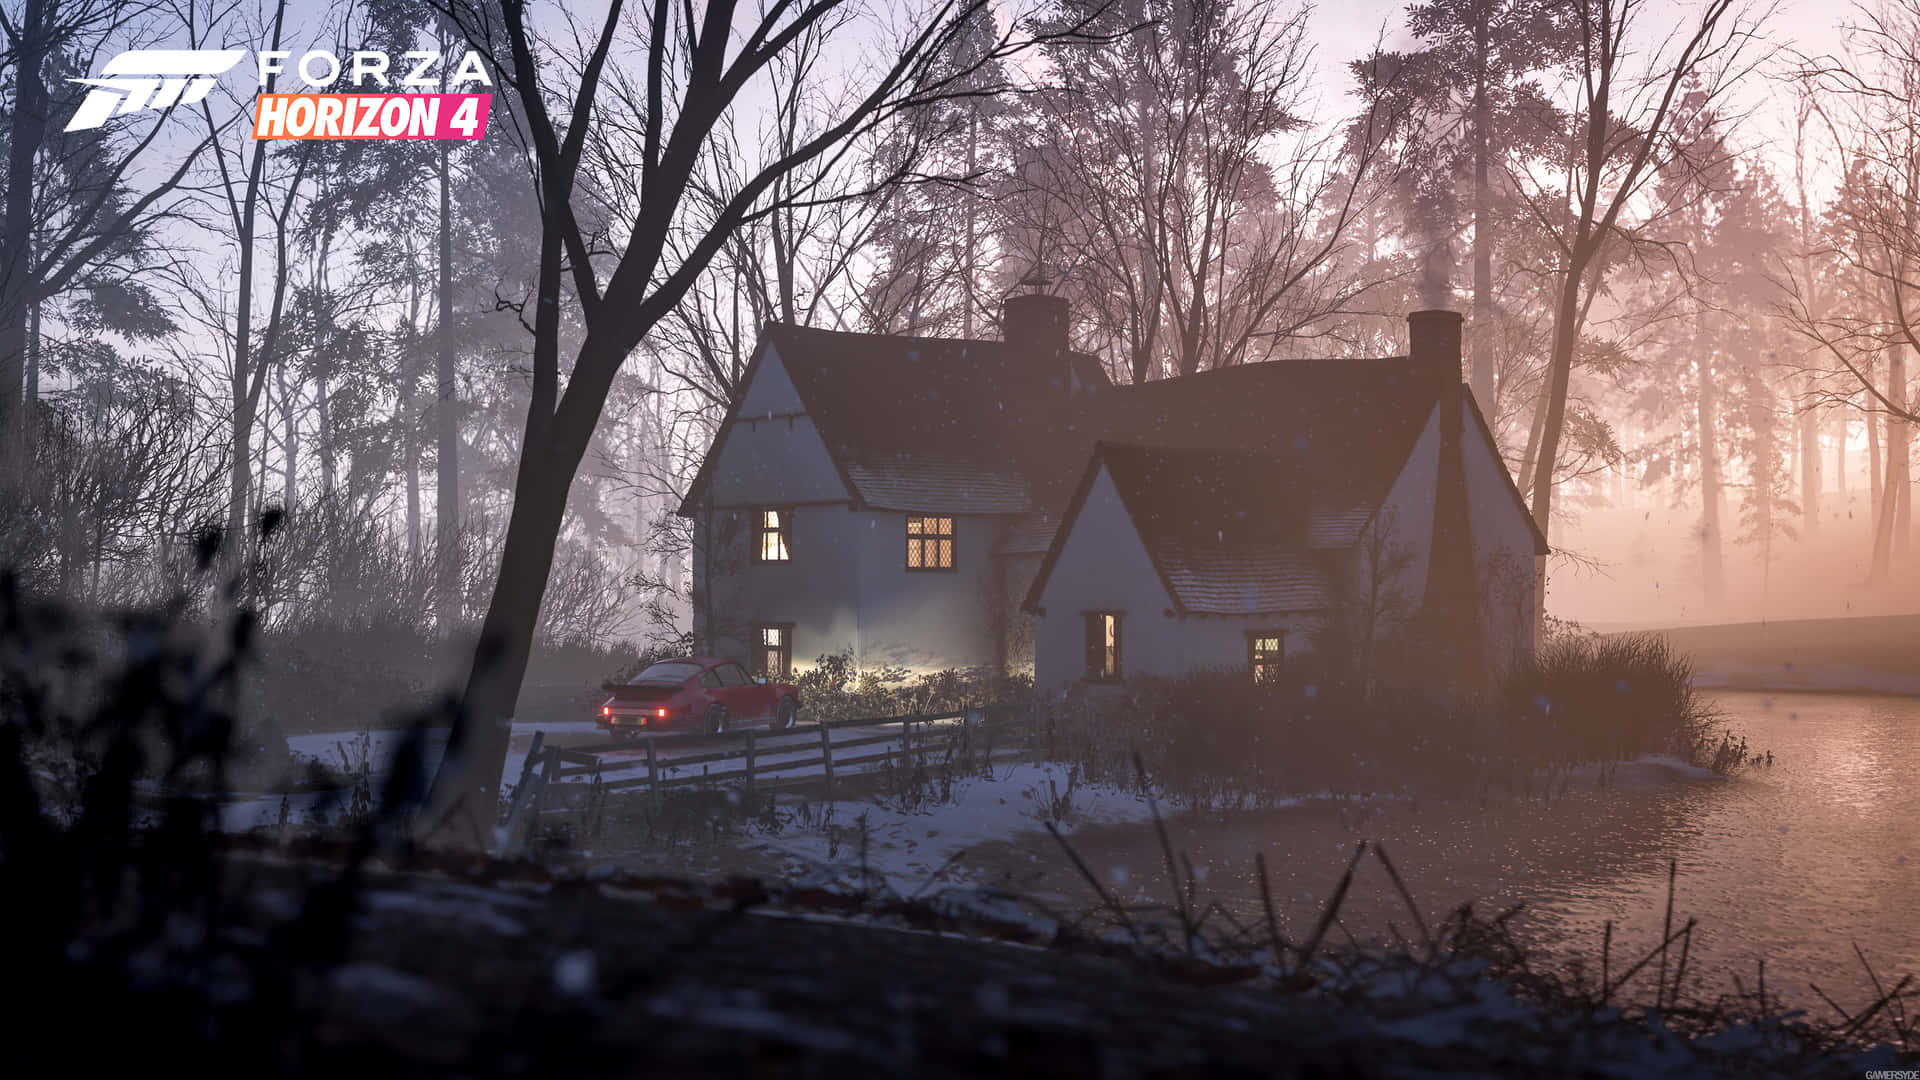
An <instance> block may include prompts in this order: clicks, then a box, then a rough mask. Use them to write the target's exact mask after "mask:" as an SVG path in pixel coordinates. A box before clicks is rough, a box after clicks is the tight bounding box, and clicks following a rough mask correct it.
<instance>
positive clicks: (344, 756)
mask: <svg viewBox="0 0 1920 1080" xmlns="http://www.w3.org/2000/svg"><path fill="white" fill-rule="evenodd" d="M957 725H958V721H944V722H929V723H926V724H920V725H916V726H915V742H916V743H918V742H920V741H921V740H922V739H925V738H929V737H931V736H934V735H937V734H940V733H942V732H945V731H947V730H951V729H952V728H954V727H956V726H957ZM897 731H898V728H896V727H845V728H834V729H832V730H831V731H830V732H829V741H830V744H832V745H836V746H837V745H840V744H842V743H847V742H851V741H853V740H864V739H868V738H873V737H876V736H880V735H884V734H888V733H891V732H897ZM535 733H540V734H541V735H543V737H544V738H543V744H544V745H546V746H555V745H558V746H564V747H573V748H580V749H589V748H590V749H592V750H594V751H595V752H596V753H598V754H599V757H600V761H601V767H602V770H603V774H604V777H605V779H607V780H620V779H628V778H631V777H636V776H644V775H646V772H645V767H646V766H645V762H646V758H647V752H646V749H645V748H644V747H643V746H640V745H637V744H627V745H623V746H621V747H620V748H618V749H607V747H609V746H611V745H612V744H610V743H609V742H608V736H607V734H606V733H605V732H603V731H601V730H600V729H599V727H598V726H597V725H595V724H594V723H593V722H592V721H591V720H585V721H565V722H550V723H515V724H514V725H513V734H512V738H511V739H510V741H509V743H508V746H507V757H506V761H505V762H504V763H503V765H502V767H501V771H500V790H501V794H502V795H504V796H511V795H512V794H513V789H514V787H515V786H516V785H517V784H518V783H519V782H520V774H521V772H522V770H523V769H524V768H525V766H526V761H527V754H528V752H529V751H530V750H531V749H532V746H533V737H534V735H535ZM405 734H406V733H405V732H402V731H364V732H320V733H317V734H308V735H296V736H293V737H291V738H289V739H288V740H287V746H288V749H289V750H291V751H292V753H293V755H294V757H295V758H296V759H298V760H300V761H302V762H308V761H312V762H318V763H319V764H321V765H324V766H326V767H327V768H328V769H329V770H331V771H332V772H334V773H336V774H339V775H343V776H344V775H351V774H353V773H354V772H355V771H356V769H357V767H358V765H359V762H360V759H361V755H362V753H363V752H364V754H365V756H366V758H367V760H368V763H369V765H370V766H371V770H372V775H373V776H374V777H376V778H377V777H380V776H383V775H385V773H386V771H387V769H388V767H389V766H390V765H391V764H392V761H393V755H394V753H395V752H396V751H397V750H398V748H399V746H400V741H401V739H402V738H404V737H405ZM745 738H746V737H745V734H744V733H740V734H733V735H726V736H718V737H715V736H707V735H700V734H673V735H661V736H659V737H658V738H657V741H656V743H655V759H656V761H657V762H658V763H659V766H660V770H661V775H662V777H663V778H664V779H668V780H675V779H681V778H684V777H687V776H696V775H703V774H704V773H706V772H708V771H711V772H716V773H724V772H731V771H734V770H737V769H739V768H741V767H742V766H743V762H742V761H740V760H737V759H736V760H731V761H723V762H716V763H710V764H698V765H687V766H681V765H677V764H675V763H676V762H677V761H679V760H681V759H684V758H691V757H700V756H706V755H709V754H712V753H715V752H716V751H722V750H729V749H739V748H741V747H742V746H744V744H745ZM754 738H755V759H754V760H755V768H756V769H758V770H760V771H761V772H764V773H778V774H779V775H780V776H781V777H782V778H783V779H787V778H802V777H807V776H818V775H821V774H822V772H823V771H824V770H823V769H822V767H821V766H818V765H815V766H810V767H807V768H802V769H782V767H781V766H782V765H783V764H786V763H791V762H798V761H804V760H806V759H808V758H813V757H818V756H819V754H820V729H819V728H818V727H815V726H813V725H810V724H808V725H801V726H799V727H797V728H795V729H794V730H793V731H791V732H787V733H783V734H775V733H773V732H769V731H756V732H755V733H754ZM427 740H428V742H427V768H428V769H429V770H432V769H434V768H437V767H438V766H439V763H440V757H441V754H442V753H443V752H444V751H445V749H446V740H447V732H446V731H445V730H441V729H436V730H433V731H429V732H428V733H427ZM363 746H364V748H365V749H364V751H363V750H362V747H363ZM899 749H901V743H900V741H899V740H898V739H895V740H892V741H890V742H885V743H874V744H869V745H865V746H860V747H857V748H854V749H852V750H850V751H848V756H860V757H865V756H869V755H873V754H881V753H885V752H887V751H890V750H893V751H897V750H899ZM873 767H874V766H872V765H868V766H866V768H869V769H870V768H873ZM849 771H856V770H848V769H844V768H842V769H836V773H845V772H849ZM586 781H587V777H584V776H576V777H570V778H567V779H565V780H562V781H560V782H561V783H585V782H586ZM329 798H337V796H329V795H327V794H325V793H318V792H303V793H297V794H291V795H280V794H266V795H258V796H252V797H248V798H242V799H236V800H234V801H232V802H229V803H226V804H225V805H223V806H222V808H221V823H222V827H223V828H225V829H227V830H228V831H232V832H244V831H246V830H248V829H251V828H255V827H258V826H262V825H272V824H275V823H276V822H278V821H279V819H280V810H281V805H282V803H283V802H284V803H285V805H286V807H287V813H288V815H289V817H290V819H291V820H293V821H295V822H304V821H307V820H310V819H311V816H312V814H313V813H314V811H315V810H316V809H317V808H318V807H320V806H323V805H325V804H326V803H327V801H328V800H329ZM848 820H851V817H849V819H848Z"/></svg>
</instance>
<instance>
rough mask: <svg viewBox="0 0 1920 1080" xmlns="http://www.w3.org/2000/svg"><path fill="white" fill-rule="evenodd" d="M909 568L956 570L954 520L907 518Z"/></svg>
mask: <svg viewBox="0 0 1920 1080" xmlns="http://www.w3.org/2000/svg"><path fill="white" fill-rule="evenodd" d="M907 569H909V570H951V569H953V519H952V518H951V517H934V516H932V515H930V514H908V515H907Z"/></svg>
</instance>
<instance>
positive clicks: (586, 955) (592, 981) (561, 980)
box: [553, 949, 600, 997]
mask: <svg viewBox="0 0 1920 1080" xmlns="http://www.w3.org/2000/svg"><path fill="white" fill-rule="evenodd" d="M599 982H600V975H599V964H598V963H597V962H596V961H595V960H594V957H593V953H592V952H589V951H588V950H586V949H575V950H573V951H572V952H566V953H561V954H560V957H559V959H557V960H555V961H554V962H553V985H555V986H557V987H559V988H560V992H561V993H563V994H567V995H569V996H571V997H588V996H591V995H592V994H593V992H594V988H595V987H597V986H598V985H599Z"/></svg>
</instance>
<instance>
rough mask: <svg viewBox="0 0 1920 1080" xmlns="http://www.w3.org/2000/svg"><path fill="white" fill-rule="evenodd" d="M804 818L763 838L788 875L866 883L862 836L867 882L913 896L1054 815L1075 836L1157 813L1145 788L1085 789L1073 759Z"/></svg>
mask: <svg viewBox="0 0 1920 1080" xmlns="http://www.w3.org/2000/svg"><path fill="white" fill-rule="evenodd" d="M806 817H807V824H808V825H811V827H810V828H807V827H803V828H799V829H795V830H792V831H791V832H789V833H788V834H786V835H782V836H779V837H776V838H774V839H772V840H767V841H764V842H763V843H762V850H764V851H765V852H766V853H768V854H770V855H774V856H776V857H779V858H783V859H786V860H787V861H788V868H789V871H790V873H789V878H790V879H795V880H799V879H813V880H818V881H823V882H825V881H831V882H840V883H858V882H859V880H860V877H861V873H862V869H861V867H862V861H861V860H862V847H861V837H862V835H863V834H864V836H865V840H866V843H865V852H864V856H865V872H866V874H867V876H868V878H869V879H870V880H869V882H868V884H870V885H872V886H878V885H880V884H881V883H883V882H884V884H886V885H887V886H890V887H891V888H893V889H895V890H897V891H899V892H902V893H908V894H911V893H914V892H916V891H918V890H919V889H920V888H921V886H923V885H924V884H926V883H927V882H928V881H929V880H930V879H932V878H933V877H934V876H935V875H941V876H942V878H943V879H944V878H948V877H950V876H953V875H955V874H957V875H960V876H964V874H965V868H964V866H963V865H960V864H959V863H956V860H957V859H961V857H962V856H963V855H964V854H965V853H966V852H967V851H968V849H970V848H973V847H976V846H978V845H981V844H986V843H991V842H995V841H1004V840H1009V839H1013V838H1014V837H1017V836H1019V835H1021V834H1023V833H1037V832H1040V831H1042V830H1043V829H1045V828H1046V825H1047V823H1048V822H1052V823H1053V824H1054V825H1055V827H1056V828H1058V829H1059V830H1060V831H1061V832H1062V833H1063V834H1069V835H1070V834H1071V833H1072V832H1073V831H1074V830H1075V829H1078V828H1084V827H1087V826H1091V825H1117V824H1134V823H1140V822H1145V821H1149V820H1151V819H1152V812H1151V810H1150V809H1149V807H1148V804H1147V800H1146V799H1145V798H1143V797H1141V796H1139V795H1135V794H1130V793H1126V792H1120V791H1115V790H1113V789H1110V788H1083V787H1077V786H1074V785H1072V784H1070V783H1069V781H1068V770H1067V768H1066V766H1063V765H1059V764H1048V763H1035V764H1021V765H1009V766H1000V767H996V768H995V769H994V774H993V778H992V779H990V780H989V779H985V778H975V779H967V780H960V781H956V782H955V784H954V789H953V798H952V799H951V800H950V801H948V802H946V803H943V804H941V805H938V806H928V807H924V808H916V809H906V808H903V807H900V806H898V805H888V803H887V802H886V801H874V800H865V801H862V800H842V801H837V802H832V803H824V804H813V805H811V806H809V807H807V810H806ZM963 861H964V860H962V862H963Z"/></svg>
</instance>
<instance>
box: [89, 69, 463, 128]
mask: <svg viewBox="0 0 1920 1080" xmlns="http://www.w3.org/2000/svg"><path fill="white" fill-rule="evenodd" d="M246 55H247V51H246V50H245V49H134V50H131V51H129V52H123V53H121V54H120V55H118V56H115V57H114V58H113V59H111V60H109V61H107V63H106V65H105V66H104V67H102V68H101V69H100V75H99V77H96V78H91V79H73V80H71V81H73V82H76V83H79V84H81V85H83V86H87V87H90V88H91V89H89V90H88V92H87V96H86V98H85V99H84V100H83V101H81V102H80V107H79V108H78V109H76V110H74V114H73V118H72V119H71V120H70V121H68V123H67V127H66V130H68V131H87V130H90V129H93V128H98V127H101V126H103V125H105V124H106V123H107V121H108V120H109V119H111V118H113V117H117V116H127V115H130V114H133V113H141V112H153V111H157V110H162V109H169V108H172V107H173V106H175V105H193V104H196V103H198V102H200V101H202V100H204V99H205V98H206V96H207V95H208V94H209V93H210V92H212V90H213V88H214V87H215V86H216V85H218V82H219V80H218V78H217V76H220V75H223V74H225V73H226V72H227V71H229V70H231V69H232V68H233V67H234V65H236V64H238V63H239V62H240V60H241V58H242V57H244V56H246ZM255 55H256V61H257V66H258V69H259V85H260V86H261V87H262V88H263V89H264V88H265V87H266V85H267V82H268V79H269V78H271V77H272V76H274V75H277V74H281V73H284V72H286V71H287V61H288V60H289V59H290V58H291V57H292V56H293V54H292V53H291V52H290V51H286V50H280V49H271V50H266V51H263V52H260V53H257V54H255ZM402 59H404V60H405V61H408V63H407V64H406V65H404V68H405V70H406V72H407V73H406V75H405V76H403V77H399V78H398V79H397V82H398V85H400V86H402V87H416V86H417V87H432V86H436V85H437V79H436V77H435V76H433V75H429V74H428V73H427V71H428V69H429V68H431V67H433V66H434V65H435V64H438V63H439V62H440V60H441V55H440V53H439V52H437V51H434V50H428V49H420V50H414V51H411V52H407V53H403V54H402ZM348 61H349V64H348V65H347V66H346V67H345V68H343V65H342V64H341V61H340V58H339V57H338V56H336V55H334V54H333V53H331V52H328V51H326V50H324V49H315V50H312V51H310V52H307V53H305V54H304V55H302V56H301V57H300V60H299V62H298V63H297V64H295V65H293V70H294V72H295V73H297V74H298V76H299V78H300V80H301V81H302V82H304V83H306V85H307V86H308V87H310V88H317V87H331V86H333V85H334V84H336V83H338V82H339V81H340V79H341V76H342V73H343V70H346V71H349V72H350V73H349V77H348V81H349V82H350V83H351V85H352V86H353V87H354V88H355V89H356V90H357V89H358V88H360V87H361V86H363V85H366V84H368V83H371V84H373V85H374V86H375V87H378V88H380V89H382V90H384V89H385V88H387V87H388V86H389V85H392V83H393V82H394V81H395V80H392V79H390V78H389V70H390V69H392V68H393V67H394V64H393V62H392V60H391V58H390V57H389V56H388V54H386V53H384V52H379V51H374V50H363V51H358V52H354V53H352V54H350V55H349V57H348ZM466 83H478V84H480V85H481V86H485V87H488V88H491V87H492V86H493V80H492V79H491V78H489V77H488V75H487V71H486V67H485V66H484V65H483V64H481V62H480V58H479V56H478V55H477V54H475V53H471V52H469V53H466V54H464V56H463V58H462V59H461V60H460V62H459V65H458V67H457V68H455V70H454V71H453V73H452V74H451V76H450V77H449V78H448V80H447V85H448V87H449V88H454V89H457V88H458V87H460V86H462V85H464V84H466ZM492 100H493V95H492V94H460V93H451V94H442V93H406V92H401V93H334V92H323V93H298V94H280V93H271V94H270V93H260V94H257V95H256V96H255V98H254V118H253V137H254V138H256V139H478V138H481V137H483V136H484V135H486V133H487V112H488V107H489V106H490V105H491V104H492Z"/></svg>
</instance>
